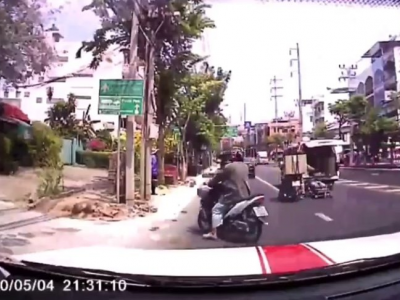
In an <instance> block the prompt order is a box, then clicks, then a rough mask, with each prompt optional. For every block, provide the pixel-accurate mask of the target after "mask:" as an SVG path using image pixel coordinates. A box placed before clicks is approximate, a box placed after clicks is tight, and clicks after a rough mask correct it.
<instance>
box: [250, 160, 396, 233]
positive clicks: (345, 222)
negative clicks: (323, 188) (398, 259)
mask: <svg viewBox="0 0 400 300" xmlns="http://www.w3.org/2000/svg"><path fill="white" fill-rule="evenodd" d="M257 175H258V177H259V178H260V179H262V180H265V181H267V182H269V183H271V184H272V185H275V186H276V185H278V184H279V182H280V179H279V169H277V168H261V169H260V170H259V172H257ZM292 204H293V205H297V206H299V207H298V209H295V210H296V211H295V212H294V214H299V216H298V217H296V218H297V219H299V220H298V221H299V226H300V227H303V226H304V224H307V223H308V221H306V220H303V219H302V218H301V215H303V216H304V217H306V216H307V215H308V216H312V219H313V222H317V223H315V224H316V225H317V224H318V221H321V220H322V221H325V224H323V225H321V226H323V227H321V229H320V228H318V227H317V228H314V229H312V228H311V230H310V231H309V232H308V235H307V236H304V235H301V236H302V238H304V239H305V240H307V241H309V240H310V239H311V240H324V239H337V238H354V237H361V236H369V235H378V234H385V233H393V232H397V231H400V218H399V217H398V216H399V214H400V196H399V195H395V194H391V193H386V192H384V191H378V190H375V189H369V190H368V189H363V188H360V187H354V186H347V185H345V184H342V183H340V182H339V183H336V184H335V187H334V190H333V198H332V199H329V198H328V199H304V200H301V201H299V202H297V203H292ZM300 204H302V205H304V206H306V207H305V208H302V206H301V205H300ZM304 217H303V218H304ZM315 218H318V219H319V220H318V221H316V220H315ZM327 224H328V226H326V225H327ZM322 228H323V229H322ZM291 240H293V239H291Z"/></svg>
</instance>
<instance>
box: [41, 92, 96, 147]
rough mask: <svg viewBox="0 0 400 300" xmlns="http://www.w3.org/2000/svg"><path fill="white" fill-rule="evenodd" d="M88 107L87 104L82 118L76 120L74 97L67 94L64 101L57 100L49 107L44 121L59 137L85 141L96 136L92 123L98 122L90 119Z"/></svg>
mask: <svg viewBox="0 0 400 300" xmlns="http://www.w3.org/2000/svg"><path fill="white" fill-rule="evenodd" d="M90 107H91V105H90V104H89V105H88V108H87V109H86V111H84V112H83V114H82V119H81V120H78V119H77V118H76V98H75V96H74V95H73V94H69V95H68V100H67V101H66V102H63V101H60V102H57V103H55V104H54V105H53V106H52V107H50V108H49V110H48V111H47V118H46V119H45V123H47V124H48V125H49V126H50V127H51V128H52V129H53V130H54V131H55V132H56V133H57V134H58V135H59V136H61V137H65V138H77V139H78V140H79V141H83V142H87V141H88V140H89V139H91V138H93V137H95V136H96V134H95V130H94V129H93V125H94V124H96V123H99V122H100V121H99V120H94V121H92V120H91V118H90V114H89V111H90Z"/></svg>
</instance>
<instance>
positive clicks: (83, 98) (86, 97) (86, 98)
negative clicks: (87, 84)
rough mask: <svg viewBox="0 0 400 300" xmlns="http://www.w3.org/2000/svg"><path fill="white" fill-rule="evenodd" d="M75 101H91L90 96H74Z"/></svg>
mask: <svg viewBox="0 0 400 300" xmlns="http://www.w3.org/2000/svg"><path fill="white" fill-rule="evenodd" d="M75 98H76V99H81V100H91V99H92V96H82V95H75Z"/></svg>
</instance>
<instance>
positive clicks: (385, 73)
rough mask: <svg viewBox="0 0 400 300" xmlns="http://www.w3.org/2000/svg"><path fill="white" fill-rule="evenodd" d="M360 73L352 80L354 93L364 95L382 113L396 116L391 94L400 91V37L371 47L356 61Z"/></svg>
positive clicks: (391, 116) (350, 83)
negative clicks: (397, 39) (399, 39)
mask: <svg viewBox="0 0 400 300" xmlns="http://www.w3.org/2000/svg"><path fill="white" fill-rule="evenodd" d="M357 67H358V71H357V76H355V77H354V79H352V80H351V81H350V82H349V85H351V87H352V89H353V90H354V92H352V93H351V94H353V95H363V96H365V97H366V99H367V100H368V102H369V104H370V105H371V106H373V107H376V108H379V110H380V112H381V115H384V116H387V117H390V118H396V119H397V120H398V111H397V109H396V107H395V105H394V103H393V101H392V99H391V95H392V94H393V93H395V92H398V91H399V84H398V82H399V75H397V74H399V72H400V41H381V42H377V43H375V44H374V45H373V46H372V47H371V48H370V49H368V50H367V51H366V52H365V53H364V55H363V56H362V57H361V59H360V60H359V61H358V62H357Z"/></svg>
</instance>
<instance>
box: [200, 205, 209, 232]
mask: <svg viewBox="0 0 400 300" xmlns="http://www.w3.org/2000/svg"><path fill="white" fill-rule="evenodd" d="M197 225H198V226H199V228H200V230H201V231H202V232H204V233H208V232H210V230H211V222H210V220H209V218H208V216H207V213H206V211H205V210H204V209H200V211H199V215H198V216H197Z"/></svg>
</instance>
